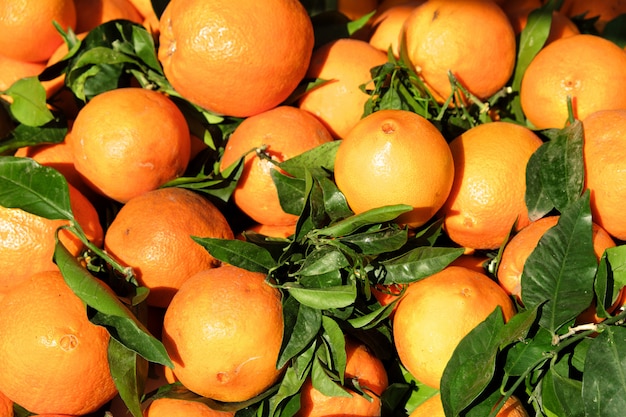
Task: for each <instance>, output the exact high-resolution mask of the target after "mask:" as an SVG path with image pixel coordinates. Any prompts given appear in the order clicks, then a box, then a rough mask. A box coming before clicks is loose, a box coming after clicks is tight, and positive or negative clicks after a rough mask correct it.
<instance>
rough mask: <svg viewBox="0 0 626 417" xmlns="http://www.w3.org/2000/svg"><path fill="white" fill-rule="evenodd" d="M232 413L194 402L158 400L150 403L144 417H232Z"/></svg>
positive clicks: (170, 399) (169, 399)
mask: <svg viewBox="0 0 626 417" xmlns="http://www.w3.org/2000/svg"><path fill="white" fill-rule="evenodd" d="M234 415H235V413H234V412H232V411H220V410H215V409H213V408H211V407H209V406H208V405H206V404H204V403H202V402H200V401H193V400H179V399H174V398H157V399H155V400H153V401H152V402H150V405H149V406H148V408H146V409H145V410H144V412H143V417H232V416H234Z"/></svg>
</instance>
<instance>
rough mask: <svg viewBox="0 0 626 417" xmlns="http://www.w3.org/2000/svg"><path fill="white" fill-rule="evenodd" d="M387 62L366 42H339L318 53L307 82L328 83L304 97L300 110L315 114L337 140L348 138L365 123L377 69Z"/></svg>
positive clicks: (313, 59)
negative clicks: (362, 87)
mask: <svg viewBox="0 0 626 417" xmlns="http://www.w3.org/2000/svg"><path fill="white" fill-rule="evenodd" d="M385 62H387V54H386V53H385V52H383V51H381V50H379V49H377V48H375V47H373V46H372V45H370V44H369V43H368V42H366V41H364V40H358V39H347V38H344V39H338V40H335V41H332V42H329V43H326V44H324V45H322V46H321V47H319V48H318V49H316V50H315V51H314V52H313V56H312V57H311V65H310V66H309V70H308V72H307V78H311V79H317V78H319V79H322V80H326V81H327V82H326V83H325V84H323V85H321V86H319V87H316V88H315V89H313V90H310V91H308V92H307V93H306V94H304V95H303V96H302V97H301V98H300V100H299V102H298V106H299V107H300V108H301V109H304V110H306V111H308V112H311V113H313V114H314V115H315V116H316V117H317V118H318V119H320V120H321V121H322V122H323V123H324V124H325V125H326V127H327V128H328V130H329V131H330V133H332V135H333V136H334V137H335V138H343V137H345V136H346V135H347V134H348V132H349V131H350V129H352V127H354V125H355V124H356V123H357V122H358V121H359V120H360V119H361V117H362V116H363V113H364V111H365V103H366V102H367V100H368V99H369V97H370V96H369V94H367V93H365V92H363V91H361V88H360V86H361V85H367V87H368V88H370V89H371V88H373V87H374V85H373V84H372V83H371V82H370V81H371V80H372V74H371V73H370V70H371V69H372V68H373V67H376V66H379V65H383V64H384V63H385Z"/></svg>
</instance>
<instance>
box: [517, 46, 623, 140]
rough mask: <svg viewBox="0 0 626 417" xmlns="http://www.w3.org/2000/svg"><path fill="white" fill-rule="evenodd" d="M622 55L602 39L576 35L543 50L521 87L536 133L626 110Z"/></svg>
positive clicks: (531, 65) (523, 107) (529, 68)
mask: <svg viewBox="0 0 626 417" xmlns="http://www.w3.org/2000/svg"><path fill="white" fill-rule="evenodd" d="M624 68H626V53H625V52H624V50H623V49H622V48H620V47H619V46H617V45H616V44H614V43H613V42H611V41H609V40H607V39H604V38H602V37H600V36H595V35H589V34H579V35H574V36H569V37H566V38H562V39H558V40H556V41H554V42H552V43H550V44H549V45H547V46H545V47H544V48H543V49H542V50H541V51H539V53H538V54H537V55H536V56H535V58H534V59H533V60H532V61H531V62H530V64H529V65H528V68H527V69H526V71H525V72H524V77H523V78H522V84H521V86H520V102H521V105H522V109H523V111H524V114H525V115H526V117H527V118H528V120H529V121H530V122H531V123H532V125H533V126H534V127H536V128H537V129H548V128H557V129H561V128H563V127H564V126H565V124H566V123H567V120H568V108H567V98H568V96H569V97H571V99H572V107H573V111H574V116H575V117H576V118H577V119H580V120H582V119H584V118H585V117H587V116H588V115H590V114H591V113H594V112H596V111H599V110H614V109H626V71H625V70H624Z"/></svg>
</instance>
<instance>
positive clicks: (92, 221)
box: [0, 185, 103, 391]
mask: <svg viewBox="0 0 626 417" xmlns="http://www.w3.org/2000/svg"><path fill="white" fill-rule="evenodd" d="M69 192H70V204H71V208H72V212H73V213H74V217H75V218H76V221H77V222H78V224H79V225H80V226H81V228H82V229H83V231H84V232H85V234H86V236H87V237H88V238H89V240H90V241H91V242H92V243H94V244H95V245H97V246H100V245H101V244H102V239H103V231H102V226H101V224H100V221H99V218H98V213H97V212H96V209H95V208H94V206H93V205H92V204H91V202H90V201H89V200H88V199H87V198H86V197H85V196H84V195H83V194H82V193H81V192H80V191H78V190H77V189H76V188H74V187H73V186H72V185H70V186H69ZM67 224H68V222H67V221H66V220H48V219H45V218H43V217H39V216H35V215H34V214H31V213H28V212H26V211H23V210H21V209H18V208H4V207H2V206H0V293H4V292H7V291H8V290H9V289H10V288H12V287H14V286H16V285H17V284H19V283H20V282H22V281H24V280H27V279H28V278H29V277H30V276H31V275H32V274H34V273H37V272H42V271H51V270H56V269H57V266H56V264H54V262H52V257H53V254H54V246H55V233H56V231H57V229H58V228H59V227H62V226H65V225H67ZM59 239H60V241H61V242H62V243H63V245H64V246H65V247H66V248H67V249H68V250H69V251H70V253H72V254H73V255H75V256H78V255H79V254H80V252H81V251H82V250H83V249H84V245H83V243H82V242H81V241H80V239H78V238H77V237H76V236H74V235H73V234H72V233H70V232H69V231H68V230H61V231H60V232H59ZM0 391H1V389H0Z"/></svg>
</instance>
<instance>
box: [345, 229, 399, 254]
mask: <svg viewBox="0 0 626 417" xmlns="http://www.w3.org/2000/svg"><path fill="white" fill-rule="evenodd" d="M408 234H409V232H408V230H407V229H406V228H404V229H400V228H398V227H384V228H382V229H380V230H371V231H366V232H363V233H356V234H352V235H348V236H343V237H340V238H338V239H337V240H338V241H339V242H341V243H343V244H344V245H348V246H350V247H352V248H355V250H356V251H357V252H359V253H362V254H363V255H378V254H380V253H384V252H393V251H396V250H398V249H400V248H401V247H402V246H404V244H405V243H406V242H407V240H408Z"/></svg>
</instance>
